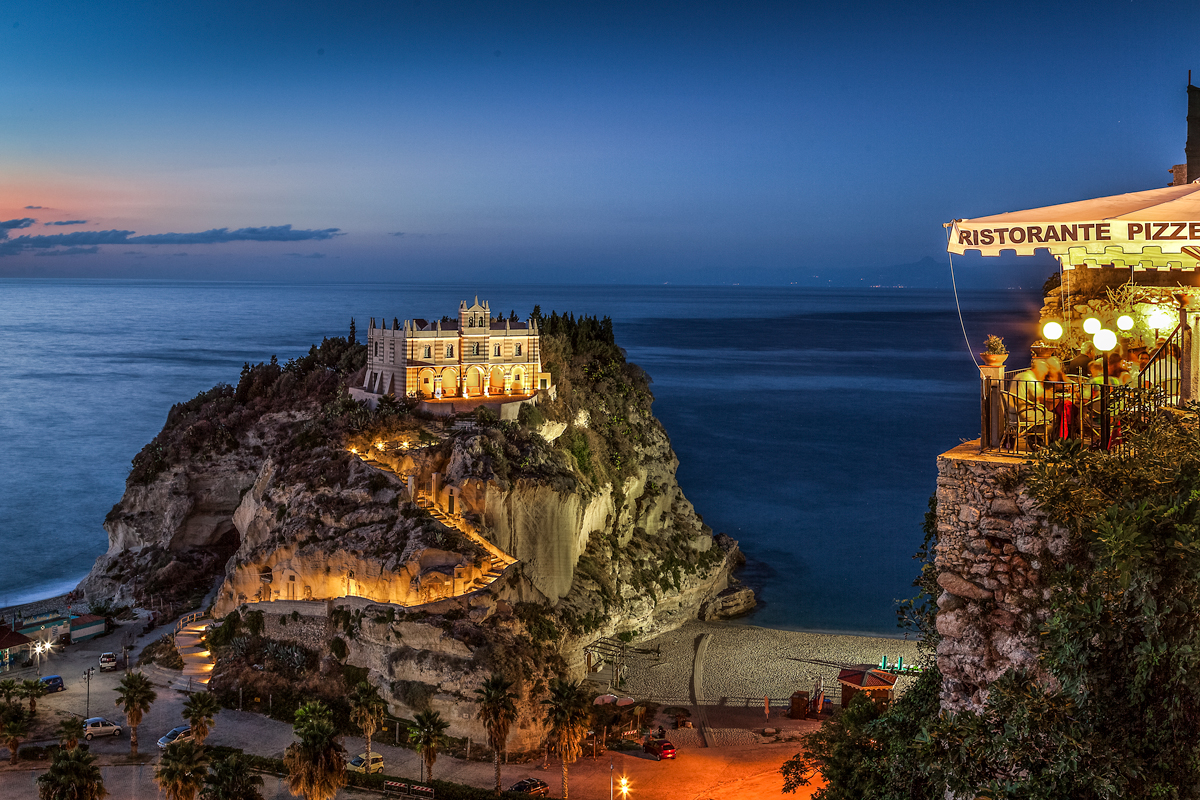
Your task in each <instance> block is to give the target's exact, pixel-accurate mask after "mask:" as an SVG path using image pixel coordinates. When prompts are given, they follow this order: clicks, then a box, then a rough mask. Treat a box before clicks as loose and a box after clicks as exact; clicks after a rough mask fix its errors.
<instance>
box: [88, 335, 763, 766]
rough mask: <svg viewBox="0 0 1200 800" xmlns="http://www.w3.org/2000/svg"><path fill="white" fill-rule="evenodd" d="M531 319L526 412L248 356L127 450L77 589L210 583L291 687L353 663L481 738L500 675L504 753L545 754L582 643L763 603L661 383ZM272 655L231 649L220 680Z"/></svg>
mask: <svg viewBox="0 0 1200 800" xmlns="http://www.w3.org/2000/svg"><path fill="white" fill-rule="evenodd" d="M539 327H540V328H541V330H542V352H543V363H544V364H545V365H546V368H547V369H548V371H549V372H550V373H551V375H552V376H553V378H554V386H555V391H554V392H553V393H551V392H545V391H543V392H541V393H540V395H539V397H538V402H537V404H536V405H525V406H523V407H522V408H521V413H520V418H519V420H515V421H511V420H506V421H500V420H498V419H496V418H495V416H494V415H491V414H490V413H488V412H487V411H486V410H483V411H478V412H476V413H475V414H473V415H471V416H470V417H469V418H462V419H457V420H450V421H447V420H436V419H433V418H429V417H425V416H422V415H420V414H418V413H417V412H416V409H415V404H413V403H411V402H409V401H408V400H407V399H406V398H400V399H394V398H391V397H385V398H383V399H382V400H381V401H380V402H379V403H378V404H377V407H376V408H375V409H374V410H371V409H369V408H367V407H366V406H365V405H364V404H362V403H358V402H355V401H354V400H352V399H351V398H350V397H349V395H348V394H347V388H348V387H349V386H351V385H355V383H356V380H361V369H362V365H363V364H364V363H365V348H364V347H363V346H362V345H359V344H356V343H355V342H353V341H352V340H350V339H341V338H335V339H326V340H325V341H324V342H323V343H322V344H321V345H319V346H314V347H313V348H312V350H311V351H310V353H309V354H308V355H307V356H305V357H303V358H300V359H295V360H292V361H289V362H287V363H286V364H283V365H281V364H278V363H276V361H275V360H274V359H272V362H271V363H269V364H258V365H249V364H247V365H246V366H245V368H244V369H243V372H242V375H241V378H240V380H239V382H238V384H237V385H236V386H233V385H221V386H217V387H214V388H213V389H212V390H210V391H209V392H205V393H202V394H201V395H199V396H197V397H196V398H194V399H193V400H191V401H188V402H187V403H181V404H179V405H177V406H175V407H174V408H172V410H171V413H170V415H169V416H168V420H167V423H166V425H165V426H164V428H163V430H162V432H161V433H160V434H159V435H158V436H157V437H156V438H155V440H154V441H153V442H151V443H150V444H148V445H147V446H146V448H144V449H143V450H142V452H141V453H139V454H138V456H137V457H136V458H135V459H134V465H133V470H132V471H131V473H130V476H129V480H128V482H127V485H126V492H125V496H124V497H123V498H122V500H121V502H120V503H118V504H117V505H116V506H115V507H114V508H113V510H112V512H110V513H109V515H108V517H107V518H106V520H105V528H106V530H107V531H108V533H109V545H110V547H109V551H108V552H107V553H106V554H105V555H104V556H102V557H101V558H100V559H99V560H98V561H97V562H96V565H95V566H94V568H93V570H92V572H91V574H89V576H88V577H87V578H86V579H85V580H84V582H83V583H82V584H81V585H80V588H81V590H82V591H83V592H84V593H85V594H87V595H88V596H89V597H109V598H117V599H119V600H122V601H130V602H145V601H146V599H147V598H148V597H150V596H154V597H157V598H159V600H160V602H161V601H162V600H163V599H164V598H165V599H166V600H168V601H174V602H176V603H178V604H179V605H180V606H183V605H186V604H187V602H188V601H189V600H195V599H197V598H199V597H202V596H203V595H204V594H205V593H206V592H207V591H208V589H209V588H211V586H212V584H213V582H214V580H215V579H216V578H217V577H218V576H220V580H221V585H220V587H219V589H218V592H217V599H216V601H215V604H214V607H213V613H214V616H217V617H225V618H229V616H230V615H237V617H238V619H243V620H252V623H251V624H250V628H249V629H251V630H253V631H254V635H256V636H263V637H266V638H267V639H269V640H270V641H275V642H287V643H290V644H289V646H292V647H296V648H302V649H303V651H304V652H307V653H309V656H308V662H307V663H308V667H305V666H304V663H302V662H304V661H305V659H304V658H303V657H301V656H294V657H288V658H290V660H291V661H292V662H294V663H292V667H291V668H292V669H293V671H294V672H295V675H294V679H293V680H292V681H291V683H292V684H293V685H306V684H305V681H308V680H312V683H313V685H314V686H316V685H317V684H318V683H320V682H321V681H318V680H316V678H315V677H314V676H315V675H316V674H317V673H318V672H321V673H324V674H326V675H327V674H328V673H329V672H330V670H333V669H334V668H335V666H336V665H341V668H342V669H349V670H352V671H353V673H354V674H355V675H357V674H360V672H361V674H363V675H365V677H366V678H367V680H369V681H370V682H371V683H372V684H374V685H375V686H377V687H378V688H379V690H380V692H381V694H382V695H383V697H384V698H385V699H386V700H387V701H388V703H389V705H390V707H391V709H392V713H394V714H398V715H403V716H410V715H411V714H412V713H413V712H414V711H419V710H424V709H429V708H432V709H436V710H439V711H441V712H442V714H443V716H444V717H445V718H446V719H447V720H448V721H450V723H451V729H450V732H451V734H452V735H457V736H465V735H469V736H472V737H473V738H476V740H480V739H482V738H483V731H482V728H481V727H480V726H479V723H478V722H477V721H475V719H474V717H475V714H474V708H473V695H474V690H475V688H477V687H478V686H479V685H480V683H481V682H482V681H483V680H484V679H485V678H486V677H487V676H488V675H489V674H491V673H493V672H498V673H501V674H504V675H506V676H507V677H508V678H509V679H511V680H514V681H515V682H516V684H517V686H518V689H519V694H520V703H519V705H520V708H521V711H522V712H523V713H522V714H521V718H520V720H519V721H518V724H517V725H516V726H515V730H514V732H513V740H512V744H511V745H510V746H511V747H512V748H513V749H514V750H515V749H532V748H536V747H538V746H539V745H540V743H541V741H542V736H543V731H542V728H541V723H540V722H538V720H539V719H541V718H542V716H543V715H542V714H541V713H540V710H539V709H540V706H539V704H540V700H541V698H542V696H543V693H544V691H545V688H546V686H547V685H548V683H549V681H550V679H552V678H553V677H557V676H569V677H572V678H580V677H583V676H584V675H585V674H586V672H587V670H588V668H589V661H588V658H587V656H586V655H585V647H587V646H588V645H589V644H592V643H594V642H596V641H597V640H598V639H602V638H606V637H613V638H615V637H619V638H620V639H621V640H624V641H637V640H640V639H643V638H649V637H651V636H654V635H657V634H660V633H663V632H665V631H668V630H672V629H674V628H677V627H679V626H680V625H682V624H684V623H685V622H687V621H689V620H693V619H697V618H705V619H710V618H716V617H720V616H725V615H733V614H736V613H741V612H744V611H745V610H748V608H752V607H753V602H754V601H753V595H752V593H750V592H749V591H748V590H745V589H744V588H741V587H738V586H737V585H736V581H733V580H732V578H731V573H732V571H733V569H734V568H735V567H736V566H737V565H738V564H739V563H740V559H741V555H740V553H739V551H738V548H737V543H736V542H735V541H733V540H732V539H729V538H728V537H726V536H714V534H713V531H712V530H711V529H710V528H708V527H707V526H706V525H704V523H703V521H702V520H701V519H700V517H699V516H698V515H697V514H696V512H695V510H694V509H693V507H692V505H691V503H690V502H689V501H688V500H687V498H686V497H684V495H683V493H682V491H681V490H680V488H679V486H678V484H677V482H676V480H675V470H676V467H677V465H678V462H677V460H676V458H675V455H674V452H673V451H672V449H671V446H670V441H669V439H668V437H667V434H666V432H665V431H664V430H663V428H662V426H661V425H660V424H659V423H658V421H657V420H656V419H655V418H654V417H653V415H652V413H651V411H650V404H651V402H652V396H651V394H650V391H649V379H648V378H647V376H646V375H645V374H644V373H643V372H642V371H641V370H640V369H639V368H638V367H636V366H635V365H633V364H630V363H628V362H626V360H625V358H624V354H623V352H622V351H621V350H620V349H619V348H618V347H617V346H616V344H615V342H614V341H613V338H612V332H611V325H610V324H608V323H607V320H595V319H588V318H579V319H578V320H577V319H575V318H573V317H570V318H568V317H559V316H557V315H552V316H550V317H545V318H543V319H542V320H541V324H540V326H539ZM731 583H732V584H733V585H731ZM259 612H261V613H259ZM262 652H263V653H267V652H268V651H267V650H262ZM269 652H271V653H275V654H276V657H277V660H278V659H283V658H284V657H283V656H280V655H279V654H278V653H277V652H276V651H273V650H272V651H269ZM266 657H268V656H265V655H261V654H260V653H259V651H257V650H254V649H253V647H250V646H248V645H246V644H243V645H237V646H231V647H230V653H229V655H228V658H226V657H224V656H223V657H222V658H221V659H219V661H218V665H217V670H216V672H215V673H214V679H213V683H214V687H215V688H216V689H217V690H218V691H220V689H221V686H222V681H223V680H226V681H233V680H235V679H237V678H236V676H235V673H236V672H237V670H238V666H237V665H238V664H239V663H241V661H245V662H247V663H249V662H250V661H254V660H255V659H257V660H258V661H261V660H263V658H266ZM239 659H241V661H239ZM284 660H287V659H284ZM258 666H259V668H260V670H261V666H262V665H261V664H258ZM306 669H307V670H308V671H309V672H311V673H313V674H312V675H306V674H305V670H306ZM223 676H224V677H223ZM264 680H265V678H264ZM324 682H325V683H326V684H331V681H329V680H325V681H324Z"/></svg>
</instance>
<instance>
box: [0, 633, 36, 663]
mask: <svg viewBox="0 0 1200 800" xmlns="http://www.w3.org/2000/svg"><path fill="white" fill-rule="evenodd" d="M32 652H33V640H32V639H30V638H29V637H28V636H26V635H24V634H21V633H17V632H16V631H14V630H13V629H12V628H10V627H8V626H0V670H10V669H12V668H13V667H15V666H16V665H18V664H22V663H24V662H26V661H28V660H29V655H30V653H32Z"/></svg>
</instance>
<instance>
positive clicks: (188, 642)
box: [175, 617, 216, 688]
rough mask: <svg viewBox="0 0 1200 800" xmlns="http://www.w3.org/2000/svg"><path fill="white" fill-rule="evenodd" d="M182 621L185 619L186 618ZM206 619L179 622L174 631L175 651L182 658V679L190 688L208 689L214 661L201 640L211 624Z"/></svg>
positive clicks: (209, 620)
mask: <svg viewBox="0 0 1200 800" xmlns="http://www.w3.org/2000/svg"><path fill="white" fill-rule="evenodd" d="M184 619H187V618H186V617H185V618H184ZM211 622H212V620H211V619H208V618H199V619H193V620H191V621H189V622H182V621H181V622H180V623H179V624H178V625H177V626H176V629H175V649H176V650H178V651H179V655H181V656H183V676H182V677H183V678H184V679H185V680H186V682H187V683H188V684H189V685H191V686H197V687H205V688H207V687H208V681H209V678H211V677H212V671H213V666H214V664H215V663H216V660H215V659H214V658H213V657H212V654H211V653H209V652H208V646H207V645H206V644H205V643H204V641H203V639H202V638H201V637H202V636H203V635H204V629H205V628H206V627H207V626H208V625H209V623H211Z"/></svg>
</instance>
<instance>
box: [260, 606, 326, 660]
mask: <svg viewBox="0 0 1200 800" xmlns="http://www.w3.org/2000/svg"><path fill="white" fill-rule="evenodd" d="M286 602H287V601H281V602H279V603H256V604H254V605H252V606H250V608H251V609H252V610H261V611H264V612H266V613H264V614H263V636H266V637H267V638H268V639H275V640H277V641H281V642H295V643H296V644H298V645H300V646H302V647H307V648H308V649H309V650H316V651H317V652H320V653H324V652H325V651H326V650H327V649H328V648H329V640H330V639H331V638H332V637H333V626H332V625H330V622H329V617H328V616H327V613H326V607H325V603H306V604H303V605H305V606H315V607H316V608H303V609H299V608H297V609H293V610H285V609H280V608H274V607H275V606H281V605H283V604H284V603H286ZM289 605H293V606H300V605H302V604H301V603H290V604H289ZM269 606H270V607H272V608H270V611H268V609H267V607H269ZM293 611H294V612H295V613H293Z"/></svg>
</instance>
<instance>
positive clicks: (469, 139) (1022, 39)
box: [0, 0, 1200, 286]
mask: <svg viewBox="0 0 1200 800" xmlns="http://www.w3.org/2000/svg"><path fill="white" fill-rule="evenodd" d="M1198 29H1200V4H1198V3H1185V2H1176V3H1154V2H1140V0H1139V1H1138V2H1131V1H1130V0H1123V2H1112V3H1108V2H1088V3H1060V4H1046V3H1042V2H1038V3H997V2H978V3H972V2H956V3H946V4H938V3H920V4H908V3H906V4H899V3H883V2H880V3H853V2H850V3H821V4H816V3H807V2H796V1H795V0H793V2H784V3H758V2H747V1H746V0H739V2H729V3H705V2H696V1H695V0H692V1H691V2H679V3H666V2H654V1H653V0H640V2H629V3H626V2H619V1H617V0H609V1H608V2H603V3H588V2H558V3H554V2H517V1H516V0H508V1H507V2H503V3H495V2H467V3H464V2H453V1H447V2H433V0H397V2H386V3H385V2H378V3H354V2H337V3H332V2H331V3H299V2H289V3H270V2H258V0H256V1H255V2H250V3H246V2H238V3H218V2H196V3H161V2H145V3H121V2H110V3H95V2H76V3H72V2H56V3H43V2H3V3H0V75H3V76H4V78H3V80H0V235H3V237H4V238H0V277H97V278H104V277H110V278H111V277H117V278H121V277H153V278H190V279H197V278H199V279H205V278H211V279H222V280H227V279H249V280H298V281H331V282H346V281H409V280H422V281H431V280H432V281H437V280H447V281H454V282H462V281H466V280H488V281H490V282H493V283H495V282H507V283H545V282H551V283H666V282H669V283H691V284H721V283H745V284H768V285H770V284H790V283H797V284H800V285H859V284H863V283H893V282H904V281H905V280H910V279H911V280H915V281H917V282H921V281H925V282H926V283H928V282H929V281H933V282H943V283H944V282H945V280H946V278H947V277H948V269H947V268H946V264H947V261H946V254H945V239H944V236H945V233H944V230H943V227H942V223H944V222H947V221H949V220H951V219H954V218H964V217H973V216H979V215H983V214H990V213H997V212H1002V211H1011V210H1016V209H1021V208H1030V207H1036V206H1041V205H1046V204H1050V203H1059V202H1068V201H1072V200H1078V199H1083V198H1087V197H1094V196H1101V195H1108V194H1116V193H1120V192H1126V191H1136V190H1141V189H1147V188H1156V187H1159V186H1165V185H1167V184H1168V183H1169V182H1170V176H1169V175H1168V170H1169V168H1170V167H1171V165H1173V164H1177V163H1181V162H1182V161H1183V160H1184V159H1183V146H1184V140H1185V137H1186V126H1185V117H1186V103H1187V101H1186V93H1185V87H1186V84H1187V71H1188V69H1190V68H1191V67H1192V66H1193V65H1194V66H1195V67H1196V68H1197V70H1200V58H1195V48H1194V47H1193V46H1190V45H1189V44H1188V42H1189V41H1191V38H1192V36H1191V33H1192V32H1194V31H1196V30H1198ZM1193 62H1194V64H1193ZM1197 75H1198V77H1197V80H1198V81H1200V71H1198V73H1197ZM897 265H907V266H905V267H900V266H897ZM955 266H956V269H957V270H958V275H959V277H960V281H961V282H963V283H965V285H979V286H1004V285H1014V284H1019V283H1022V282H1025V283H1028V282H1029V281H1035V280H1039V279H1040V277H1044V276H1045V274H1046V273H1047V272H1048V271H1049V270H1050V269H1051V268H1052V266H1053V262H1051V261H1049V260H1048V259H1025V260H1021V261H1019V262H1015V261H1012V260H1009V262H1001V261H998V260H997V259H983V258H982V257H964V258H962V259H956V261H955ZM916 276H919V277H916Z"/></svg>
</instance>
